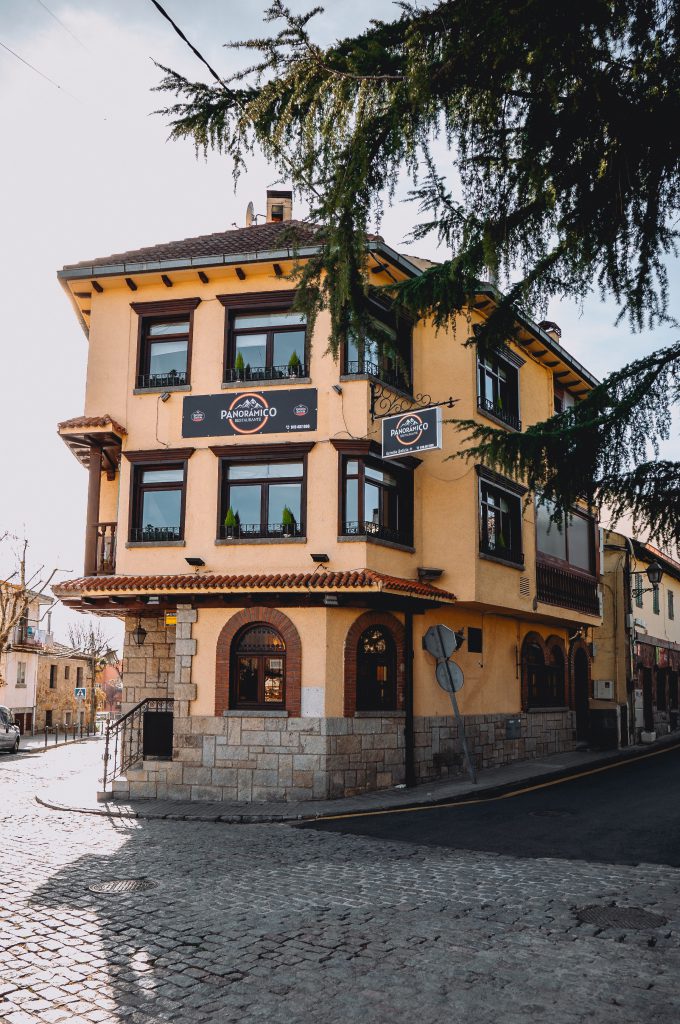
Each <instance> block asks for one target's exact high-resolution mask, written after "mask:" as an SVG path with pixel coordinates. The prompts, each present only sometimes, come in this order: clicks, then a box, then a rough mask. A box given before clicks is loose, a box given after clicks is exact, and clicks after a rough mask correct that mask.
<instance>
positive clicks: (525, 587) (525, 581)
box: [519, 576, 531, 597]
mask: <svg viewBox="0 0 680 1024" xmlns="http://www.w3.org/2000/svg"><path fill="white" fill-rule="evenodd" d="M519 595H520V597H530V596H531V586H530V583H529V577H528V576H520V578H519Z"/></svg>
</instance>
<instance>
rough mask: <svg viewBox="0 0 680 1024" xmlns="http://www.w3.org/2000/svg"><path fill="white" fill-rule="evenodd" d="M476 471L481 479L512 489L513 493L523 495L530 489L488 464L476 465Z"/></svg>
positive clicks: (505, 488) (508, 489) (507, 489)
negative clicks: (489, 466) (487, 465)
mask: <svg viewBox="0 0 680 1024" xmlns="http://www.w3.org/2000/svg"><path fill="white" fill-rule="evenodd" d="M475 472H476V473H477V476H478V477H480V479H482V480H485V481H486V482H487V483H489V484H493V485H494V486H496V487H501V488H502V489H503V490H506V491H510V492H511V493H512V494H518V495H520V497H521V496H523V495H525V494H526V493H527V491H528V490H529V488H528V487H524V486H523V485H522V484H518V483H516V482H515V481H514V480H510V479H509V478H508V477H507V476H503V475H502V474H501V473H497V472H496V471H495V470H493V469H488V468H487V467H486V466H480V465H476V466H475Z"/></svg>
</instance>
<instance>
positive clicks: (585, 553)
mask: <svg viewBox="0 0 680 1024" xmlns="http://www.w3.org/2000/svg"><path fill="white" fill-rule="evenodd" d="M592 529H593V528H592V524H591V523H590V522H589V521H588V520H587V519H582V518H581V516H572V518H571V519H570V521H569V525H568V526H567V531H568V537H569V563H570V564H571V565H575V566H576V567H577V568H578V569H586V570H588V571H591V570H592V569H593V564H592V554H591V552H592V547H591V536H592Z"/></svg>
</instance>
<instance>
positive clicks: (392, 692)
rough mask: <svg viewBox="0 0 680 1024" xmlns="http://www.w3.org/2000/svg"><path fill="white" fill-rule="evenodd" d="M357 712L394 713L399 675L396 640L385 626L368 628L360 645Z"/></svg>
mask: <svg viewBox="0 0 680 1024" xmlns="http://www.w3.org/2000/svg"><path fill="white" fill-rule="evenodd" d="M356 706H357V711H394V710H395V709H396V707H397V673H396V656H395V645H394V640H393V638H392V636H391V634H390V632H389V630H388V629H387V628H386V627H385V626H369V627H368V629H365V630H364V631H363V633H362V634H361V636H360V637H359V642H358V644H357V705H356Z"/></svg>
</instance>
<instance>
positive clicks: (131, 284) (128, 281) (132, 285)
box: [125, 277, 137, 292]
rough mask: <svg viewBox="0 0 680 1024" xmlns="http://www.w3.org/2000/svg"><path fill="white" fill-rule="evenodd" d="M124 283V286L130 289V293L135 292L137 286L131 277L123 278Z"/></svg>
mask: <svg viewBox="0 0 680 1024" xmlns="http://www.w3.org/2000/svg"><path fill="white" fill-rule="evenodd" d="M125 283H126V285H127V286H128V288H129V289H130V291H131V292H136V291H137V285H136V284H135V282H134V281H133V280H132V278H131V277H126V278H125Z"/></svg>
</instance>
